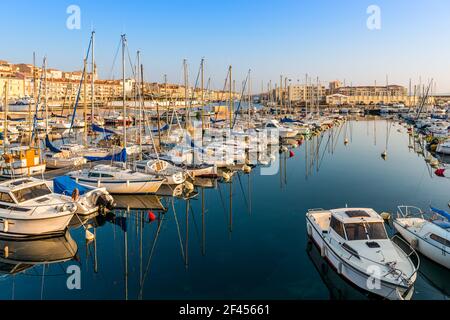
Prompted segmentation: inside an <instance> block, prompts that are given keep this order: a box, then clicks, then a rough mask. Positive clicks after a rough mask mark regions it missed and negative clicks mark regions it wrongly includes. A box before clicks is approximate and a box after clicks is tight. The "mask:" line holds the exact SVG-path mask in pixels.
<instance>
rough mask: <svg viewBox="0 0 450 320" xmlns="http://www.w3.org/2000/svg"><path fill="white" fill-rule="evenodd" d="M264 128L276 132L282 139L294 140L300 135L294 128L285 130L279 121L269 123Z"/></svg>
mask: <svg viewBox="0 0 450 320" xmlns="http://www.w3.org/2000/svg"><path fill="white" fill-rule="evenodd" d="M264 128H265V129H266V130H269V131H274V132H276V133H278V136H279V137H280V138H282V139H285V138H294V137H295V136H297V134H298V131H297V130H294V129H292V128H285V127H283V126H282V125H281V124H280V123H279V122H278V120H274V119H272V120H270V121H269V122H267V123H266V124H265V126H264Z"/></svg>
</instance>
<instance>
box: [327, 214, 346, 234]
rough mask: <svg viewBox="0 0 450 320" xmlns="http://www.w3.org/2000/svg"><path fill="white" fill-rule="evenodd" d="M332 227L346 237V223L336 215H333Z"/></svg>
mask: <svg viewBox="0 0 450 320" xmlns="http://www.w3.org/2000/svg"><path fill="white" fill-rule="evenodd" d="M330 227H331V229H333V230H334V232H336V233H337V234H338V235H339V236H340V237H341V238H342V239H345V232H344V225H343V224H342V222H340V221H339V220H338V219H336V218H335V217H331V221H330Z"/></svg>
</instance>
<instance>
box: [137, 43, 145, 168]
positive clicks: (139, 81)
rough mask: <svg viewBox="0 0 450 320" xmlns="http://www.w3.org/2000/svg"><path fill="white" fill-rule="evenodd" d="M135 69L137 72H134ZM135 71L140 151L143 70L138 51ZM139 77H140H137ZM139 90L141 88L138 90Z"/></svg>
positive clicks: (140, 153)
mask: <svg viewBox="0 0 450 320" xmlns="http://www.w3.org/2000/svg"><path fill="white" fill-rule="evenodd" d="M136 69H137V70H136ZM135 70H136V77H135V78H136V92H137V94H138V98H139V125H138V137H139V149H140V150H142V104H143V96H142V95H143V92H144V85H143V83H144V82H143V81H144V80H143V77H144V76H143V70H142V65H141V52H140V51H139V50H138V52H137V68H135ZM139 75H140V76H139ZM139 88H141V89H140V90H139ZM139 159H140V160H142V152H139Z"/></svg>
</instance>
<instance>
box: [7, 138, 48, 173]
mask: <svg viewBox="0 0 450 320" xmlns="http://www.w3.org/2000/svg"><path fill="white" fill-rule="evenodd" d="M45 168H46V165H45V163H43V162H41V157H40V149H39V148H30V147H28V146H20V147H14V148H9V149H8V151H7V153H4V154H3V155H2V160H1V161H0V177H2V178H7V179H16V178H21V177H27V176H33V175H39V174H43V173H44V172H45Z"/></svg>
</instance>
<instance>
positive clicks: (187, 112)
mask: <svg viewBox="0 0 450 320" xmlns="http://www.w3.org/2000/svg"><path fill="white" fill-rule="evenodd" d="M183 74H184V109H185V112H186V117H185V127H186V129H187V126H188V120H189V109H188V75H187V61H186V59H183Z"/></svg>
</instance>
